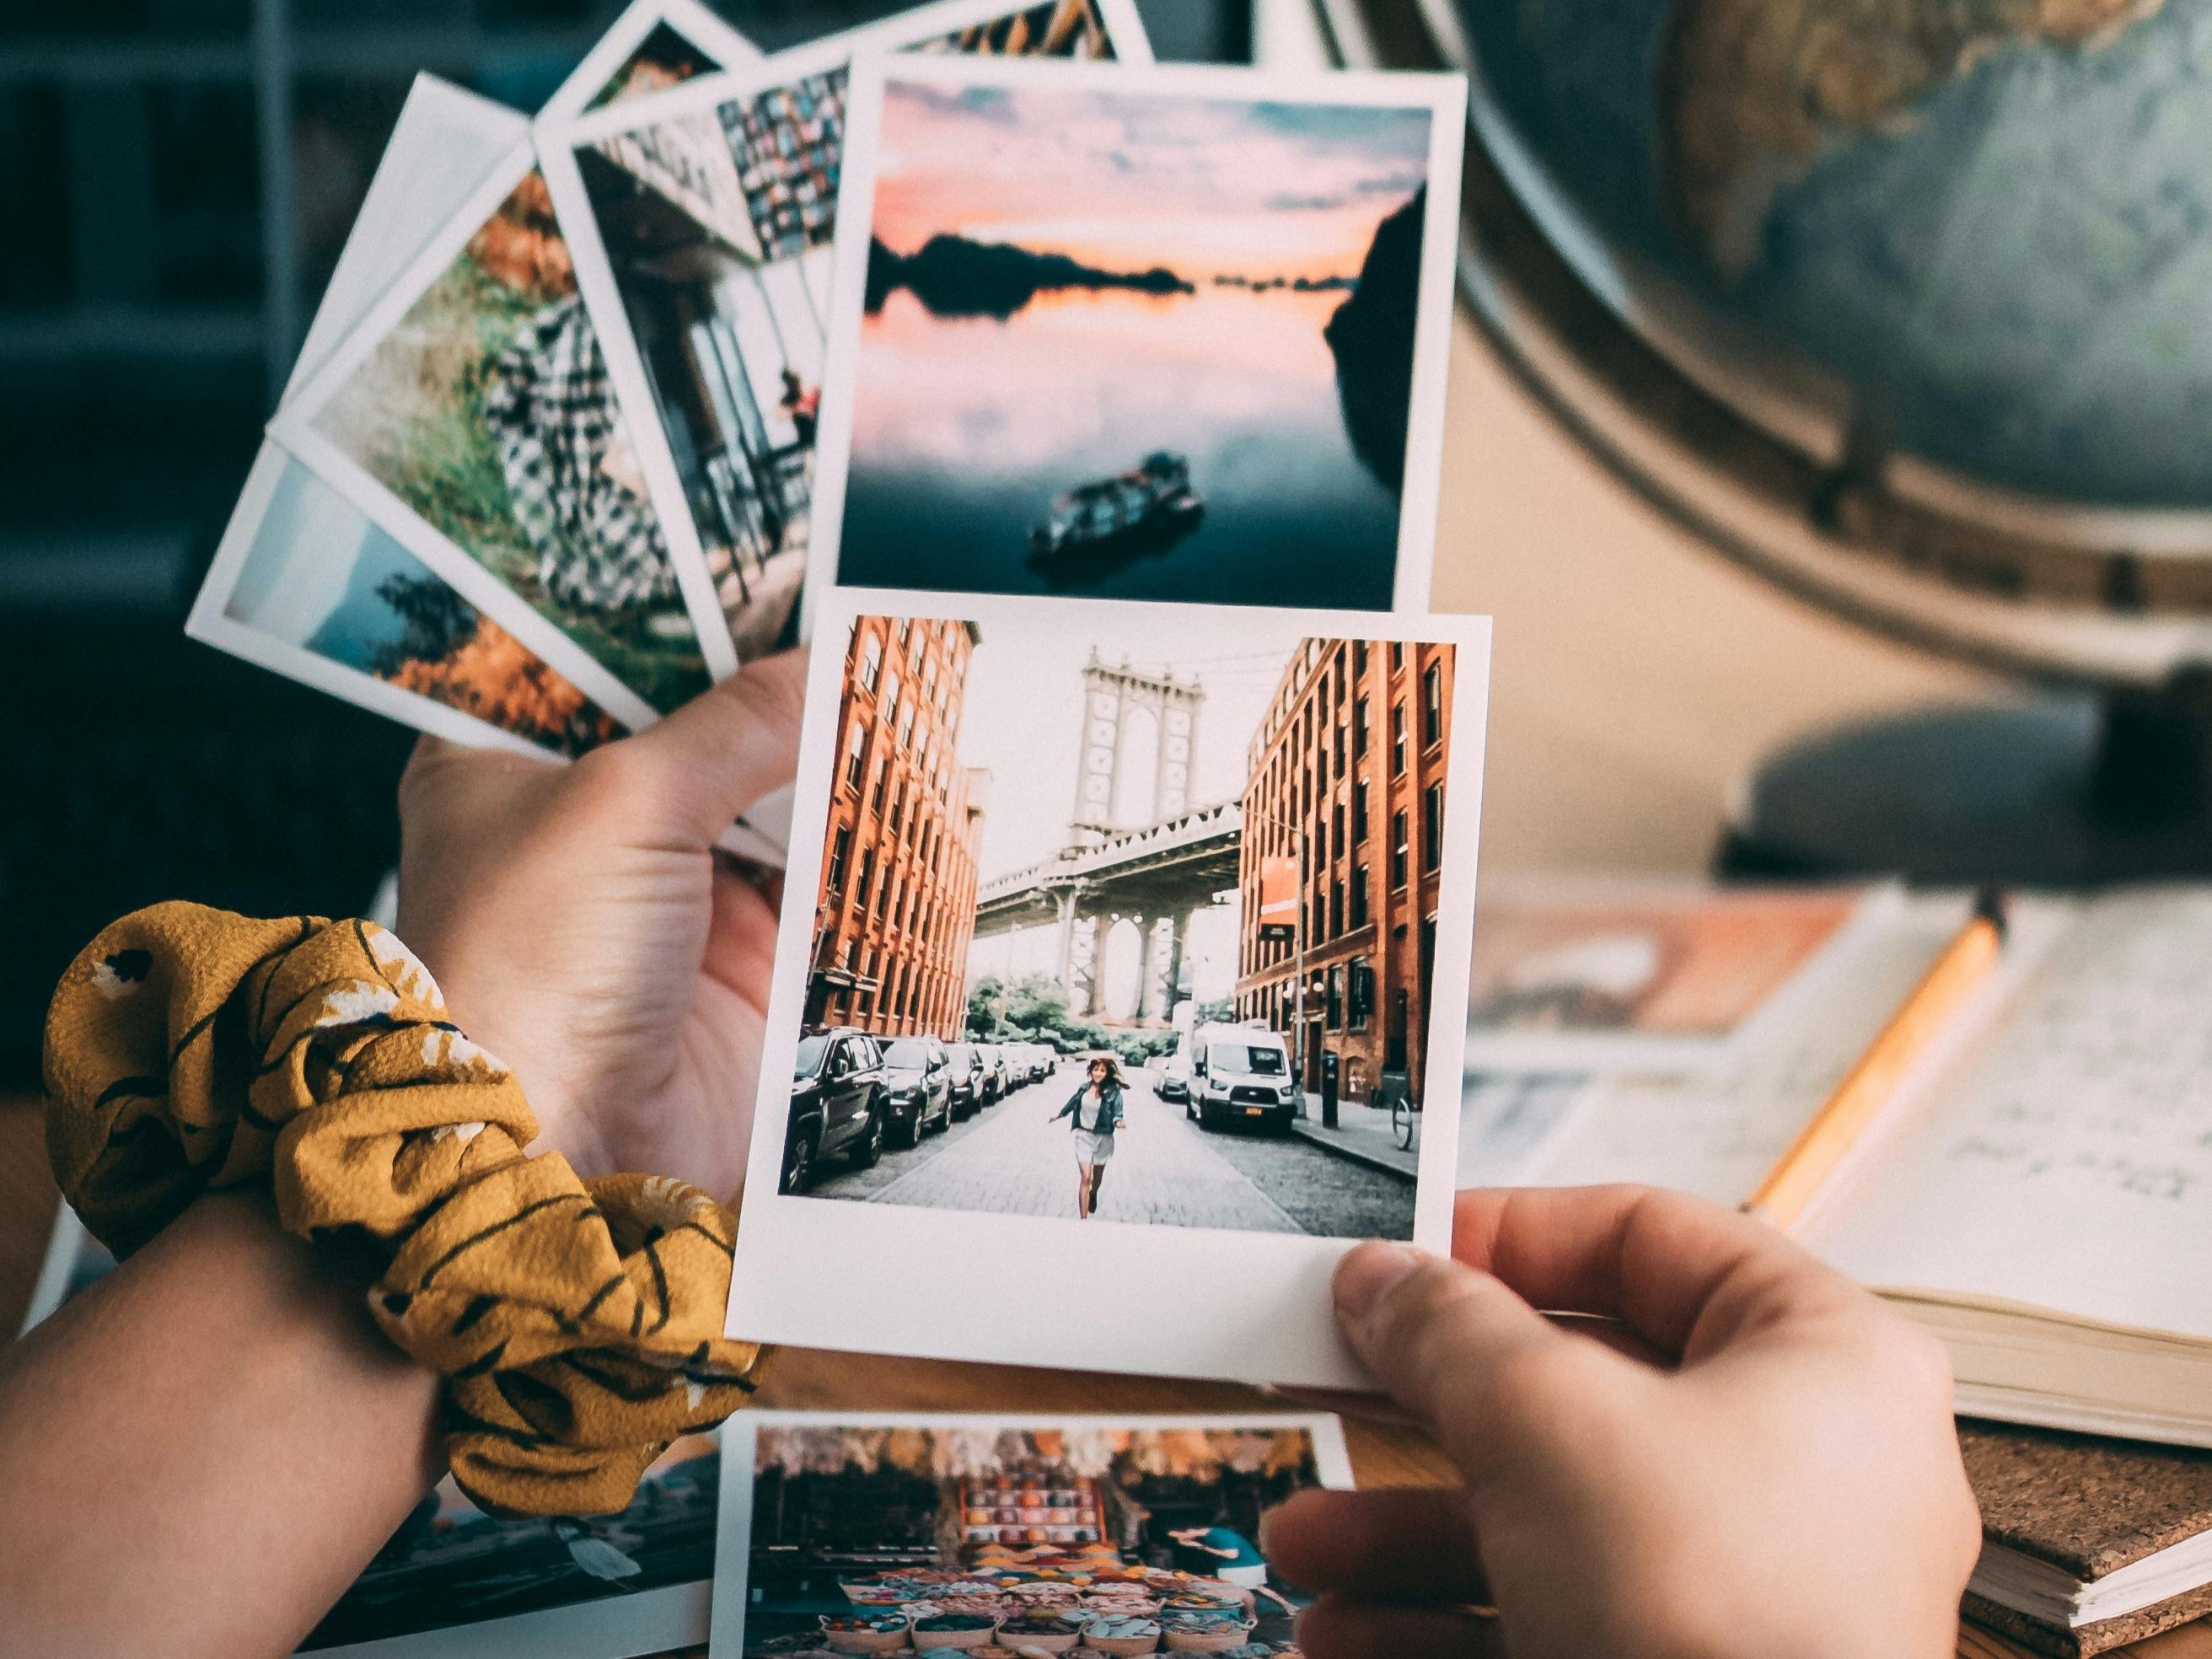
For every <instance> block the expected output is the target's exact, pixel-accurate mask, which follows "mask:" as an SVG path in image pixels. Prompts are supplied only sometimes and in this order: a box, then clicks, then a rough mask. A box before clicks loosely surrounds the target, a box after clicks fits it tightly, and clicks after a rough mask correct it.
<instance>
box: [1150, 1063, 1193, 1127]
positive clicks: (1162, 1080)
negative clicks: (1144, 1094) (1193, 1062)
mask: <svg viewBox="0 0 2212 1659" xmlns="http://www.w3.org/2000/svg"><path fill="white" fill-rule="evenodd" d="M1154 1070H1155V1074H1156V1075H1157V1076H1158V1079H1159V1081H1158V1082H1157V1083H1155V1084H1154V1085H1152V1092H1153V1093H1155V1094H1157V1095H1158V1096H1159V1097H1160V1098H1161V1099H1162V1100H1179V1101H1181V1102H1182V1103H1183V1105H1184V1106H1185V1107H1186V1108H1188V1106H1189V1104H1190V1061H1189V1060H1186V1059H1184V1058H1183V1056H1182V1055H1181V1054H1164V1055H1162V1056H1161V1058H1160V1061H1159V1064H1158V1066H1157V1067H1155V1068H1154ZM1185 1115H1186V1116H1187V1115H1188V1112H1187V1111H1186V1113H1185Z"/></svg>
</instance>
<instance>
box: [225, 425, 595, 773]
mask: <svg viewBox="0 0 2212 1659" xmlns="http://www.w3.org/2000/svg"><path fill="white" fill-rule="evenodd" d="M188 631H189V632H191V634H192V635H193V636H194V637H196V638H198V639H202V640H205V641H208V642H209V643H210V644H211V645H217V646H221V647H222V648H224V649H225V650H228V651H231V652H234V653H236V654H238V655H240V656H242V657H245V658H246V659H249V660H252V661H254V662H258V663H259V664H261V665H263V666H264V667H267V668H273V669H275V670H276V671H277V672H279V673H282V674H286V675H289V676H290V677H291V678H294V679H299V680H304V681H306V682H307V684H311V685H313V686H316V687H318V688H319V689H320V690H325V691H329V692H331V693H333V694H335V695H337V696H340V697H343V698H344V699H345V700H346V701H348V702H356V703H361V704H362V705H364V706H366V707H368V708H373V709H375V710H376V711H377V712H379V713H380V714H388V715H391V716H392V718H394V719H396V720H401V721H403V722H404V723H405V724H407V725H410V726H416V727H418V728H419V729H421V730H423V731H426V732H435V733H436V734H437V735H439V736H441V737H445V738H450V739H452V740H453V741H454V742H457V743H465V744H473V745H476V746H478V747H481V746H483V745H484V744H487V743H490V744H495V745H496V746H504V747H508V748H520V749H523V750H526V751H528V752H535V753H539V754H546V755H554V756H559V757H563V758H568V757H574V756H576V755H579V754H581V753H583V752H584V751H585V750H587V749H592V748H595V747H597V746H598V745H599V744H602V743H605V742H608V741H609V740H611V739H612V738H617V737H620V736H622V735H623V726H622V725H621V724H620V723H619V722H618V721H617V720H616V719H615V718H614V717H613V716H612V715H611V714H608V713H607V711H606V710H605V709H604V708H600V707H599V705H598V704H597V703H595V702H592V700H591V698H589V697H588V696H586V695H585V694H584V693H583V692H582V691H581V690H578V689H577V687H576V686H575V685H574V684H573V683H571V682H570V681H569V680H568V679H567V678H565V677H564V676H562V674H561V673H560V672H559V671H557V670H556V669H554V668H552V667H551V666H550V665H548V664H546V663H545V662H544V660H543V659H541V658H539V657H538V656H537V655H536V654H535V653H532V651H531V650H530V649H529V648H528V647H526V646H525V645H524V644H522V643H521V641H518V640H517V639H516V638H515V637H514V636H513V635H512V634H510V633H508V632H507V629H504V628H502V627H501V626H500V624H499V623H497V622H496V621H495V620H493V619H492V618H491V617H488V616H486V615H484V614H483V611H479V610H478V609H477V607H476V606H475V605H471V603H470V602H469V601H468V600H467V599H465V598H464V597H463V596H462V595H461V594H460V593H459V592H455V591H454V589H453V586H452V585H451V584H449V583H448V582H447V581H446V580H445V579H444V578H443V577H442V576H441V575H440V574H438V573H437V572H436V571H435V570H433V569H431V568H429V567H428V565H426V564H424V563H423V562H422V561H421V560H420V559H418V558H416V556H414V555H413V554H412V553H410V552H409V551H408V550H407V549H406V548H405V547H404V546H402V545H401V544H399V543H398V542H397V541H395V540H394V539H393V538H392V537H391V536H389V535H387V534H386V533H385V532H384V531H383V530H382V529H381V528H380V527H379V526H377V525H376V524H375V523H374V521H372V520H370V519H369V518H368V515H367V514H366V513H362V511H361V509H360V508H359V507H356V506H354V505H353V503H352V502H350V501H348V500H346V499H345V497H344V496H343V495H340V494H339V493H338V492H337V490H335V489H331V486H330V485H328V484H327V483H324V482H323V481H322V480H321V479H320V478H319V477H316V476H315V474H314V473H313V472H311V471H308V470H307V468H306V467H304V466H301V465H300V464H299V463H298V462H297V461H295V460H293V459H289V457H287V456H286V455H285V454H284V453H283V451H282V450H280V449H278V448H276V447H275V446H274V445H270V446H268V447H264V450H263V453H262V457H261V459H260V460H259V461H258V463H257V464H256V465H255V468H254V472H253V476H252V478H251V479H250V480H249V481H248V483H247V486H246V493H245V495H244V496H243V497H242V498H241V500H240V503H239V508H238V513H237V516H236V517H235V518H234V520H232V524H231V528H230V531H229V533H228V535H227V536H226V537H225V538H224V541H223V545H222V550H220V551H219V552H218V553H217V555H216V562H215V566H214V568H212V569H211V570H210V572H209V575H208V581H207V585H206V586H205V587H204V589H203V590H202V591H201V593H200V597H199V600H198V602H197V605H195V606H194V607H193V611H192V616H191V623H190V624H189V626H188Z"/></svg>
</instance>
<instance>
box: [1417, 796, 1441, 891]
mask: <svg viewBox="0 0 2212 1659" xmlns="http://www.w3.org/2000/svg"><path fill="white" fill-rule="evenodd" d="M1443 861H1444V787H1443V785H1442V784H1441V783H1432V784H1431V785H1430V786H1429V787H1428V788H1427V790H1426V791H1425V793H1423V794H1422V796H1421V869H1422V870H1423V872H1428V871H1431V870H1435V869H1437V868H1439V867H1441V866H1442V865H1443Z"/></svg>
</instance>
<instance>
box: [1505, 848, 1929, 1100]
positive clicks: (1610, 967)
mask: <svg viewBox="0 0 2212 1659" xmlns="http://www.w3.org/2000/svg"><path fill="white" fill-rule="evenodd" d="M1903 905H1904V896H1903V893H1902V890H1900V889H1898V888H1894V887H1880V888H1874V889H1869V888H1867V887H1864V886H1844V885H1840V884H1838V885H1836V886H1832V887H1826V888H1820V887H1795V888H1782V889H1766V888H1758V887H1753V888H1747V889H1739V890H1721V889H1718V888H1716V887H1714V886H1713V885H1712V884H1710V883H1701V882H1690V881H1667V880H1660V879H1649V880H1639V879H1632V878H1574V877H1561V876H1544V875H1517V876H1512V877H1508V878H1504V879H1503V880H1498V881H1492V882H1491V883H1489V884H1486V886H1485V888H1484V890H1483V896H1482V912H1481V915H1480V920H1479V921H1478V924H1477V926H1476V929H1475V937H1474V969H1473V972H1472V991H1471V1000H1470V1003H1469V1006H1468V1049H1467V1064H1468V1070H1469V1071H1471V1072H1518V1073H1531V1072H1541V1073H1553V1074H1568V1073H1582V1074H1596V1073H1642V1074H1644V1075H1650V1076H1680V1075H1698V1074H1711V1073H1718V1072H1722V1071H1724V1070H1726V1069H1728V1068H1729V1066H1732V1065H1734V1064H1735V1063H1738V1062H1740V1061H1741V1060H1743V1059H1744V1058H1745V1057H1746V1056H1747V1055H1749V1054H1753V1053H1754V1052H1756V1051H1757V1050H1758V1049H1759V1048H1760V1047H1761V1046H1762V1045H1763V1044H1764V1043H1765V1042H1766V1041H1767V1040H1768V1039H1770V1038H1771V1036H1773V1035H1774V1034H1775V1033H1776V1032H1778V1031H1780V1030H1786V1029H1788V1028H1789V1027H1790V1026H1791V1025H1792V1024H1795V1023H1796V1021H1797V1020H1798V1019H1799V1018H1802V1016H1803V1015H1804V1013H1805V1012H1806V1011H1807V1010H1808V1007H1811V1006H1816V1005H1817V1003H1818V1001H1819V1000H1820V999H1821V998H1822V997H1823V996H1825V995H1826V992H1827V988H1828V987H1829V986H1830V985H1831V983H1832V981H1833V980H1834V979H1835V977H1836V975H1837V974H1838V972H1839V971H1841V970H1842V969H1844V967H1845V966H1846V965H1847V964H1848V963H1850V961H1851V960H1852V958H1854V957H1857V956H1858V955H1859V954H1861V953H1862V952H1863V951H1864V950H1865V949H1866V947H1867V945H1868V943H1869V941H1870V940H1872V939H1877V938H1879V937H1880V936H1881V935H1882V934H1883V933H1887V932H1890V931H1893V929H1894V928H1895V927H1896V925H1897V917H1898V915H1899V914H1900V913H1901V911H1902V908H1903Z"/></svg>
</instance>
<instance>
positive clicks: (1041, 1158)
mask: <svg viewBox="0 0 2212 1659" xmlns="http://www.w3.org/2000/svg"><path fill="white" fill-rule="evenodd" d="M1078 1082H1079V1073H1077V1072H1076V1070H1075V1069H1074V1068H1073V1066H1068V1067H1064V1068H1063V1069H1062V1070H1061V1071H1060V1072H1059V1073H1056V1074H1054V1076H1052V1077H1048V1078H1046V1079H1042V1080H1041V1081H1039V1082H1036V1083H1033V1084H1030V1085H1028V1086H1027V1087H1026V1088H1022V1089H1017V1090H1015V1091H1013V1092H1012V1093H1011V1094H1009V1095H1008V1096H1007V1097H1006V1098H1005V1099H1004V1100H1001V1101H998V1102H996V1103H993V1104H992V1105H989V1106H987V1107H985V1108H984V1109H983V1110H982V1111H981V1113H980V1114H978V1115H976V1116H975V1117H973V1118H971V1119H969V1121H967V1122H966V1123H963V1124H957V1125H955V1126H954V1127H953V1128H952V1129H951V1130H950V1131H949V1132H947V1133H945V1134H942V1135H939V1136H936V1137H933V1138H932V1139H926V1140H924V1141H923V1142H922V1143H921V1146H917V1147H915V1149H913V1150H912V1151H911V1152H890V1153H887V1154H885V1156H884V1159H883V1161H882V1162H881V1163H880V1164H878V1165H877V1166H876V1167H875V1168H874V1169H872V1170H852V1171H848V1170H839V1171H837V1172H836V1173H835V1174H832V1175H828V1176H825V1177H824V1178H823V1180H821V1181H820V1182H817V1184H816V1186H815V1188H814V1191H815V1194H816V1195H817V1196H819V1197H823V1198H847V1199H866V1200H873V1201H875V1202H878V1203H884V1204H907V1205H914V1206H920V1207H923V1208H927V1209H938V1210H970V1211H982V1212H1000V1213H1005V1214H1012V1215H1051V1216H1067V1217H1070V1218H1073V1215H1074V1214H1075V1153H1074V1149H1073V1146H1072V1144H1071V1139H1070V1136H1069V1134H1068V1128H1067V1123H1066V1120H1065V1119H1058V1120H1055V1119H1054V1116H1053V1114H1054V1113H1055V1112H1057V1111H1058V1110H1059V1109H1060V1107H1061V1106H1063V1105H1065V1104H1066V1101H1067V1097H1068V1096H1069V1095H1071V1094H1072V1093H1073V1092H1074V1091H1075V1088H1076V1086H1077V1084H1078ZM1129 1085H1130V1086H1129V1092H1128V1115H1127V1121H1125V1122H1124V1124H1123V1125H1122V1127H1121V1133H1119V1134H1118V1135H1116V1136H1115V1149H1114V1157H1113V1160H1112V1162H1111V1163H1109V1164H1108V1165H1107V1170H1106V1182H1105V1186H1104V1188H1103V1190H1102V1192H1101V1194H1100V1195H1099V1206H1098V1214H1099V1218H1100V1219H1102V1220H1108V1221H1126V1222H1138V1223H1152V1224H1154V1225H1167V1226H1180V1227H1225V1228H1231V1229H1234V1230H1236V1231H1245V1232H1281V1233H1295V1232H1310V1233H1316V1234H1319V1235H1322V1236H1324V1237H1335V1238H1365V1237H1384V1238H1404V1237H1407V1236H1408V1235H1409V1234H1410V1232H1411V1231H1412V1226H1413V1186H1412V1185H1411V1183H1409V1182H1405V1181H1401V1180H1398V1179H1396V1178H1395V1177H1394V1176H1389V1175H1386V1174H1384V1173H1383V1172H1381V1171H1379V1170H1370V1169H1365V1168H1363V1167H1361V1166H1360V1165H1358V1164H1352V1163H1350V1162H1347V1161H1346V1160H1344V1159H1341V1158H1336V1157H1334V1156H1333V1155H1332V1154H1330V1153H1328V1152H1324V1151H1322V1150H1321V1149H1319V1148H1317V1147H1315V1146H1310V1145H1309V1144H1308V1143H1306V1142H1305V1141H1303V1140H1300V1139H1296V1138H1295V1137H1291V1136H1281V1135H1272V1134H1265V1133H1250V1132H1245V1131H1241V1130H1229V1131H1225V1132H1221V1133H1206V1132H1205V1131H1202V1130H1201V1129H1200V1128H1199V1127H1198V1126H1197V1125H1196V1124H1195V1123H1192V1122H1189V1121H1187V1120H1186V1118H1185V1116H1184V1112H1183V1109H1182V1106H1181V1105H1180V1104H1174V1103H1168V1102H1164V1101H1162V1100H1161V1099H1160V1098H1159V1097H1158V1096H1157V1095H1156V1094H1154V1093H1153V1092H1152V1088H1151V1086H1150V1081H1149V1079H1148V1077H1147V1074H1146V1073H1142V1072H1134V1073H1130V1077H1129Z"/></svg>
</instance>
